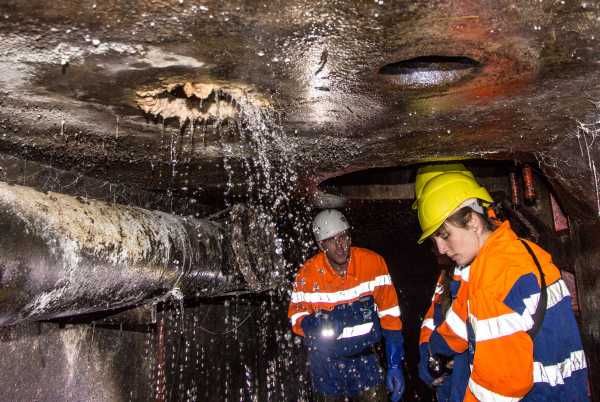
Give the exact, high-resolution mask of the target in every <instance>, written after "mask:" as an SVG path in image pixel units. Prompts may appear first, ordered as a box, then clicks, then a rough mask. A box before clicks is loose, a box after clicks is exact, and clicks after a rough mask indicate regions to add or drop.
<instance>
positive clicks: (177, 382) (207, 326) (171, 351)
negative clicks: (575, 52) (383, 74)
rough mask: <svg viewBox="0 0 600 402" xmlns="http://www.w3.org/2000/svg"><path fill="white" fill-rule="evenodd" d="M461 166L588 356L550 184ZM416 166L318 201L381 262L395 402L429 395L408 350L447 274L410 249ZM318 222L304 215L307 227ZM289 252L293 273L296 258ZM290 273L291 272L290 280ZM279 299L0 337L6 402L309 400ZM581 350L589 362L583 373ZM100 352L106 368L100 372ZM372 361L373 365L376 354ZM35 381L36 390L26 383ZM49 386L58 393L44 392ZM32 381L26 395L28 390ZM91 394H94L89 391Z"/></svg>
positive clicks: (374, 175)
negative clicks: (562, 286) (539, 249)
mask: <svg viewBox="0 0 600 402" xmlns="http://www.w3.org/2000/svg"><path fill="white" fill-rule="evenodd" d="M461 163H464V164H465V165H466V166H467V168H468V169H470V170H471V171H472V172H473V173H474V174H475V176H476V177H477V179H478V180H479V181H480V183H481V184H483V185H484V186H486V187H487V188H489V190H490V193H491V194H492V196H493V198H494V200H495V201H496V202H497V204H498V208H497V210H498V213H499V216H500V218H502V219H508V220H510V222H511V225H512V226H513V228H514V229H515V230H516V231H517V233H518V234H519V235H520V236H521V237H523V238H527V239H531V240H534V241H536V242H538V243H539V244H540V245H542V246H543V247H544V248H545V249H546V250H548V251H550V252H551V254H552V255H553V258H554V261H555V263H556V265H557V266H558V267H559V268H560V269H561V270H562V271H563V276H564V277H565V278H567V277H568V278H570V279H569V281H568V282H569V283H570V284H572V285H573V288H572V293H576V295H577V297H578V299H577V301H578V303H575V304H574V309H576V314H577V319H578V320H579V325H580V327H581V328H582V335H583V336H584V342H586V347H588V348H590V346H588V345H589V335H587V333H588V332H587V331H589V329H590V328H593V325H594V321H593V320H590V319H589V312H586V311H585V305H584V302H582V299H581V293H582V292H585V291H586V289H587V286H589V285H586V284H583V288H582V289H583V290H580V291H579V292H577V287H578V285H581V275H580V272H578V271H577V269H576V268H577V267H578V266H581V263H580V262H578V261H577V259H576V257H577V247H578V245H577V243H576V242H577V241H581V240H577V239H578V237H577V236H575V235H574V231H575V230H576V228H573V227H572V221H571V220H570V219H569V217H568V216H567V215H566V214H565V212H564V211H563V210H562V208H561V206H560V199H561V198H560V197H559V196H558V195H557V194H556V193H555V192H554V190H553V189H552V184H551V183H550V182H549V181H548V179H547V178H546V177H545V176H544V174H543V173H542V172H541V171H539V170H538V169H537V168H536V167H535V165H530V164H526V163H515V162H514V161H482V160H463V161H461ZM418 166H419V165H409V166H404V167H396V168H378V169H371V170H365V171H360V172H355V173H350V174H347V175H344V176H339V177H336V178H332V179H329V180H327V181H325V182H323V183H322V184H321V186H320V190H321V191H322V192H323V193H322V196H323V194H329V195H335V197H332V198H329V200H334V202H335V203H336V205H335V206H336V207H338V208H340V209H341V210H342V211H343V212H344V213H345V214H346V216H347V217H348V219H349V221H350V223H351V226H352V240H353V244H355V245H357V246H360V247H365V248H368V249H371V250H374V251H376V252H377V253H379V254H381V255H382V256H383V257H384V259H385V260H386V262H387V264H388V266H389V269H390V273H391V275H392V279H393V282H394V285H395V287H396V290H397V293H398V295H399V298H400V303H401V308H402V319H403V323H404V330H403V332H404V336H405V345H406V363H405V369H406V379H407V389H406V393H405V396H404V399H403V400H404V401H434V400H435V397H434V395H433V393H432V391H431V389H429V388H428V387H427V386H425V385H424V383H423V382H422V381H421V380H420V379H419V378H418V373H417V363H418V359H419V355H418V339H419V330H420V326H421V323H422V320H423V315H424V313H425V311H426V310H427V308H428V306H429V304H430V302H431V297H432V293H433V290H434V288H435V282H436V279H437V276H438V274H439V270H440V268H448V267H447V266H441V265H439V264H438V260H437V259H436V257H435V254H434V252H433V248H432V244H431V243H428V242H426V243H424V244H422V245H418V244H417V242H416V240H417V238H418V236H419V234H420V229H419V225H418V220H417V216H416V212H415V210H413V209H412V203H413V199H414V180H415V173H416V169H417V167H418ZM511 180H512V182H511ZM513 184H514V185H513ZM323 198H324V199H328V198H327V197H324V196H323ZM321 206H327V205H322V204H321ZM330 206H331V205H330ZM295 207H297V208H302V206H301V205H296V206H295ZM316 211H318V208H314V209H313V210H312V211H311V212H310V213H307V214H306V218H305V219H306V223H305V224H306V225H307V226H308V224H309V222H310V218H311V216H312V215H313V214H314V213H316ZM282 227H284V226H282ZM574 239H575V240H574ZM584 239H585V238H584ZM304 241H305V242H306V243H307V245H308V247H309V249H308V252H307V254H306V256H308V255H310V254H312V253H314V252H315V251H316V247H315V246H314V243H312V240H311V239H310V238H306V239H304ZM288 252H290V254H289V255H288V258H289V259H290V261H291V262H292V263H293V265H294V267H297V266H298V265H299V264H300V263H301V262H302V258H304V257H305V256H303V255H301V254H298V253H297V252H296V253H294V250H288ZM294 273H295V268H294V269H292V270H291V272H289V273H288V278H287V279H288V281H290V282H291V280H292V278H293V275H294ZM289 296H290V290H289V287H288V286H284V287H283V288H280V289H271V290H264V291H259V292H243V291H241V292H235V291H234V292H231V293H230V294H229V295H224V296H221V297H212V298H205V297H203V296H202V295H199V296H198V297H195V298H186V299H185V300H183V299H181V297H180V296H179V295H177V294H170V295H168V296H167V297H165V298H162V299H160V300H156V301H155V302H154V303H152V304H150V305H145V306H141V307H138V308H136V309H133V310H132V309H126V308H122V309H119V310H113V311H109V312H104V313H91V314H85V315H78V316H73V317H66V318H59V319H54V320H50V321H42V322H33V323H32V322H30V323H22V324H20V325H17V326H14V327H6V328H3V329H2V330H1V331H0V341H1V342H0V351H4V352H6V353H11V354H12V355H13V356H14V357H15V359H12V360H10V361H9V360H6V359H4V360H0V369H2V370H3V372H4V373H5V382H6V383H12V384H13V385H14V386H13V387H10V388H7V389H6V391H5V392H6V396H7V398H11V399H14V400H23V399H22V398H23V397H24V395H25V397H26V398H29V400H38V399H37V398H39V396H40V395H42V394H43V395H45V396H44V398H46V399H44V400H49V399H48V398H51V399H52V398H54V399H53V400H61V398H67V400H103V399H106V398H108V399H112V400H127V401H149V400H155V401H160V402H162V401H193V400H202V401H215V402H216V401H224V400H236V401H238V400H239V401H311V400H312V397H311V392H312V391H311V379H310V375H309V372H308V369H307V363H306V356H305V350H304V347H303V345H302V339H301V338H300V337H298V336H296V335H293V334H292V332H291V331H290V326H289V321H288V319H287V307H288V303H289ZM586 336H587V337H586ZM592 348H593V346H592ZM591 350H592V352H590V349H587V353H588V359H589V360H590V365H593V364H595V357H594V356H593V349H591ZM105 353H110V354H111V355H112V356H113V358H112V359H111V360H110V361H107V360H104V361H103V360H102V359H101V356H103V354H105ZM379 354H380V355H381V356H380V358H382V359H383V358H384V357H383V352H382V348H379ZM81 356H86V359H89V360H90V361H93V362H94V364H92V365H90V364H87V363H86V359H80V358H78V357H81ZM26 357H27V358H26ZM15 362H17V363H15ZM592 367H593V366H592ZM592 373H593V372H592ZM38 377H39V378H40V379H41V380H40V381H36V380H35V378H38ZM56 381H58V382H60V383H62V384H64V387H58V388H56V387H52V384H53V383H55V382H56ZM32 382H35V383H36V384H37V385H36V387H29V386H28V384H31V383H32ZM98 383H102V384H103V386H102V387H97V386H96V385H97V384H98ZM592 384H593V383H592ZM123 390H127V394H126V395H123V394H122V392H123Z"/></svg>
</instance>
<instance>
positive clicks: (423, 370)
mask: <svg viewBox="0 0 600 402" xmlns="http://www.w3.org/2000/svg"><path fill="white" fill-rule="evenodd" d="M419 356H420V358H419V378H420V379H421V380H422V381H423V382H424V383H425V384H427V385H428V386H429V387H431V383H432V382H433V377H432V376H431V374H430V373H429V346H428V344H427V343H423V344H421V345H420V346H419Z"/></svg>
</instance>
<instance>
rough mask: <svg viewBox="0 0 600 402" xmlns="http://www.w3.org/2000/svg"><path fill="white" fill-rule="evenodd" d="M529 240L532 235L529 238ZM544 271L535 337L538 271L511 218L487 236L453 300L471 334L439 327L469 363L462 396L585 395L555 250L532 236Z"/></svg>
mask: <svg viewBox="0 0 600 402" xmlns="http://www.w3.org/2000/svg"><path fill="white" fill-rule="evenodd" d="M528 243H529V242H528ZM529 244H530V246H531V248H532V249H533V252H534V253H535V255H536V256H537V258H538V260H539V262H540V264H541V266H542V270H543V272H544V275H545V278H546V283H547V286H548V287H547V292H548V303H547V309H546V313H545V317H544V321H543V324H542V327H541V329H540V331H539V333H538V334H537V335H536V337H535V339H534V341H532V339H531V337H530V336H529V335H528V334H527V331H528V330H529V329H531V328H532V326H533V319H532V315H533V313H534V312H535V310H536V308H537V305H538V301H539V298H540V285H539V281H540V279H539V274H538V270H537V268H536V266H535V263H534V262H533V259H532V257H531V255H530V254H529V253H528V252H527V250H526V249H525V247H524V246H523V244H522V243H521V242H520V240H519V239H518V238H517V236H516V234H515V233H514V232H513V231H512V229H511V228H510V224H509V223H508V222H504V223H503V224H502V225H501V226H500V227H498V228H497V229H496V230H495V231H494V232H493V233H492V234H491V235H490V237H489V238H488V239H487V241H486V242H485V244H484V245H483V246H482V248H481V250H480V251H479V254H478V256H477V257H476V258H475V260H474V261H473V263H472V264H471V270H470V277H469V282H468V284H466V285H464V286H461V288H460V290H459V293H458V295H457V299H456V300H455V301H454V303H453V304H452V307H451V308H452V310H453V312H454V314H455V315H456V316H458V317H461V318H462V319H467V318H468V325H467V335H466V338H467V339H465V334H457V333H456V332H454V331H453V330H452V328H450V327H449V326H440V327H438V328H437V329H436V331H435V332H439V333H440V335H441V336H440V337H439V338H438V337H437V336H436V334H435V333H434V334H433V335H432V342H433V338H434V337H435V338H436V341H437V340H439V339H444V340H449V341H448V342H447V345H448V346H449V347H450V348H452V349H453V350H455V351H457V352H462V351H464V350H467V349H468V350H469V353H470V362H471V366H472V370H471V377H470V379H469V387H468V389H467V394H466V395H465V401H482V402H488V401H494V402H496V401H503V402H504V401H520V400H523V401H539V400H544V401H546V400H547V401H561V402H576V401H577V402H578V401H588V400H589V398H588V396H587V387H586V378H587V364H586V360H585V356H584V353H583V348H582V344H581V339H580V336H579V330H578V328H577V323H576V321H575V317H574V314H573V311H572V310H571V300H570V298H571V297H570V295H569V292H568V290H567V288H566V286H565V285H564V282H563V281H562V279H561V277H560V272H559V270H558V269H557V268H556V266H555V265H554V264H553V263H552V260H551V257H550V255H549V254H548V253H547V252H545V251H544V250H542V249H541V248H540V247H538V246H537V245H535V244H533V243H529Z"/></svg>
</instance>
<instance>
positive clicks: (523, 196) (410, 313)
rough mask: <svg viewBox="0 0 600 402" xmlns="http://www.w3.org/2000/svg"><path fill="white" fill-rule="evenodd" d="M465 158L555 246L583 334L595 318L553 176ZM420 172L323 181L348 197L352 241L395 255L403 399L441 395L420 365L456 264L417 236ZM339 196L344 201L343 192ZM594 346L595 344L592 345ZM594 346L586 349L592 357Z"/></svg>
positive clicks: (503, 208) (501, 201) (504, 215)
mask: <svg viewBox="0 0 600 402" xmlns="http://www.w3.org/2000/svg"><path fill="white" fill-rule="evenodd" d="M460 162H461V163H463V164H464V165H465V166H466V167H467V168H468V169H469V170H471V171H472V172H473V173H474V174H475V176H476V178H477V180H478V181H479V182H480V183H481V184H482V185H484V186H486V187H487V188H488V190H489V191H490V193H491V195H492V197H493V198H494V201H495V202H496V206H495V210H496V213H497V214H498V217H499V218H500V219H501V220H505V219H507V220H509V221H510V223H511V226H512V227H513V229H514V230H515V232H516V233H517V234H518V235H519V236H520V237H521V238H524V239H528V240H532V241H534V242H536V243H538V244H539V245H541V246H542V247H543V248H544V249H545V250H547V251H549V252H550V253H551V255H552V258H553V261H554V263H555V264H556V265H557V266H558V267H559V269H560V270H561V274H562V276H563V279H564V280H565V282H566V283H567V286H568V287H569V291H570V292H571V294H572V296H573V304H572V307H573V310H574V312H575V315H576V318H577V320H578V324H579V327H580V329H581V331H582V335H583V334H585V332H586V329H585V328H589V327H591V326H593V325H594V321H595V320H588V321H586V320H585V319H584V318H583V315H582V311H581V310H582V306H581V304H582V301H581V294H580V292H578V285H580V281H581V279H580V278H579V276H578V274H577V271H576V267H577V265H578V262H577V261H576V259H575V257H576V255H575V253H577V251H576V250H577V248H576V247H577V246H576V241H577V237H576V236H574V234H573V230H574V229H573V228H572V227H570V220H569V217H568V216H566V215H565V212H564V211H563V209H562V208H561V205H560V201H559V199H560V198H559V197H558V196H557V194H556V193H555V192H554V191H553V190H552V187H551V183H549V181H548V179H547V178H546V177H545V176H544V174H543V173H542V172H541V171H539V170H538V169H536V168H535V167H532V165H530V164H527V163H517V162H515V161H482V160H461V161H460ZM415 172H416V167H415V166H408V167H403V168H381V169H371V170H366V171H360V172H356V173H350V174H347V175H344V176H340V177H336V178H332V179H329V180H327V181H325V182H323V183H322V184H321V189H322V190H323V191H324V192H327V193H329V194H336V195H338V196H339V197H342V198H343V199H344V201H345V204H344V209H343V210H344V211H345V212H346V213H347V215H348V216H349V220H350V221H351V223H352V228H353V242H354V243H355V244H357V245H359V246H361V247H366V248H369V249H371V250H375V251H377V252H378V253H380V254H381V255H382V256H383V257H384V258H385V260H386V262H387V263H388V266H389V268H390V273H391V275H392V277H393V281H394V284H395V286H396V289H397V292H398V295H399V298H400V301H401V307H402V318H403V324H404V336H405V342H406V345H407V360H406V367H407V371H408V378H409V380H408V385H407V394H406V396H405V399H404V400H425V401H430V400H434V396H433V395H432V391H431V389H430V388H428V387H427V386H425V385H424V383H423V382H422V381H421V380H420V379H419V378H418V371H417V363H418V360H419V353H418V343H419V332H420V326H421V323H422V321H423V316H424V314H425V312H426V310H427V308H428V307H429V305H430V303H431V299H432V296H433V291H434V289H435V286H436V280H437V277H438V276H439V273H440V270H441V269H446V270H452V269H453V268H452V264H451V263H450V262H449V261H445V260H443V259H437V258H436V254H435V247H434V246H433V244H432V243H430V242H425V243H423V244H422V245H418V244H417V242H416V240H417V239H418V237H419V235H420V228H419V223H418V219H417V214H416V210H413V209H412V203H413V197H414V179H415ZM336 202H337V203H338V204H339V203H340V198H338V199H336ZM583 286H585V285H583ZM584 288H585V287H584ZM588 317H589V316H588ZM587 341H588V342H589V339H588V340H587ZM588 345H589V343H588ZM588 347H590V349H591V345H590V346H588ZM590 349H588V350H587V351H586V354H587V356H588V360H592V361H593V360H594V357H592V353H591V352H590Z"/></svg>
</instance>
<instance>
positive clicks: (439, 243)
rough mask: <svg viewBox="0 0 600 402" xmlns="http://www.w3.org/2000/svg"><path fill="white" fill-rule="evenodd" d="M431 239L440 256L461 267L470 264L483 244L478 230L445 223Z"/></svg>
mask: <svg viewBox="0 0 600 402" xmlns="http://www.w3.org/2000/svg"><path fill="white" fill-rule="evenodd" d="M431 239H432V240H433V242H434V244H435V246H436V247H437V249H438V252H439V253H440V254H445V255H447V256H448V257H449V258H450V259H451V260H452V261H454V262H455V263H456V264H457V265H460V266H464V265H468V264H470V263H471V262H472V261H473V260H474V259H475V257H477V254H479V249H480V248H481V245H482V244H483V242H482V239H481V237H480V236H479V235H478V231H477V230H476V229H474V228H473V227H471V226H469V225H467V226H466V227H464V228H461V227H458V226H455V225H453V224H452V223H450V222H446V223H444V225H443V226H442V227H441V228H440V229H439V230H438V231H437V232H436V233H435V234H434V235H433V236H432V237H431Z"/></svg>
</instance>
